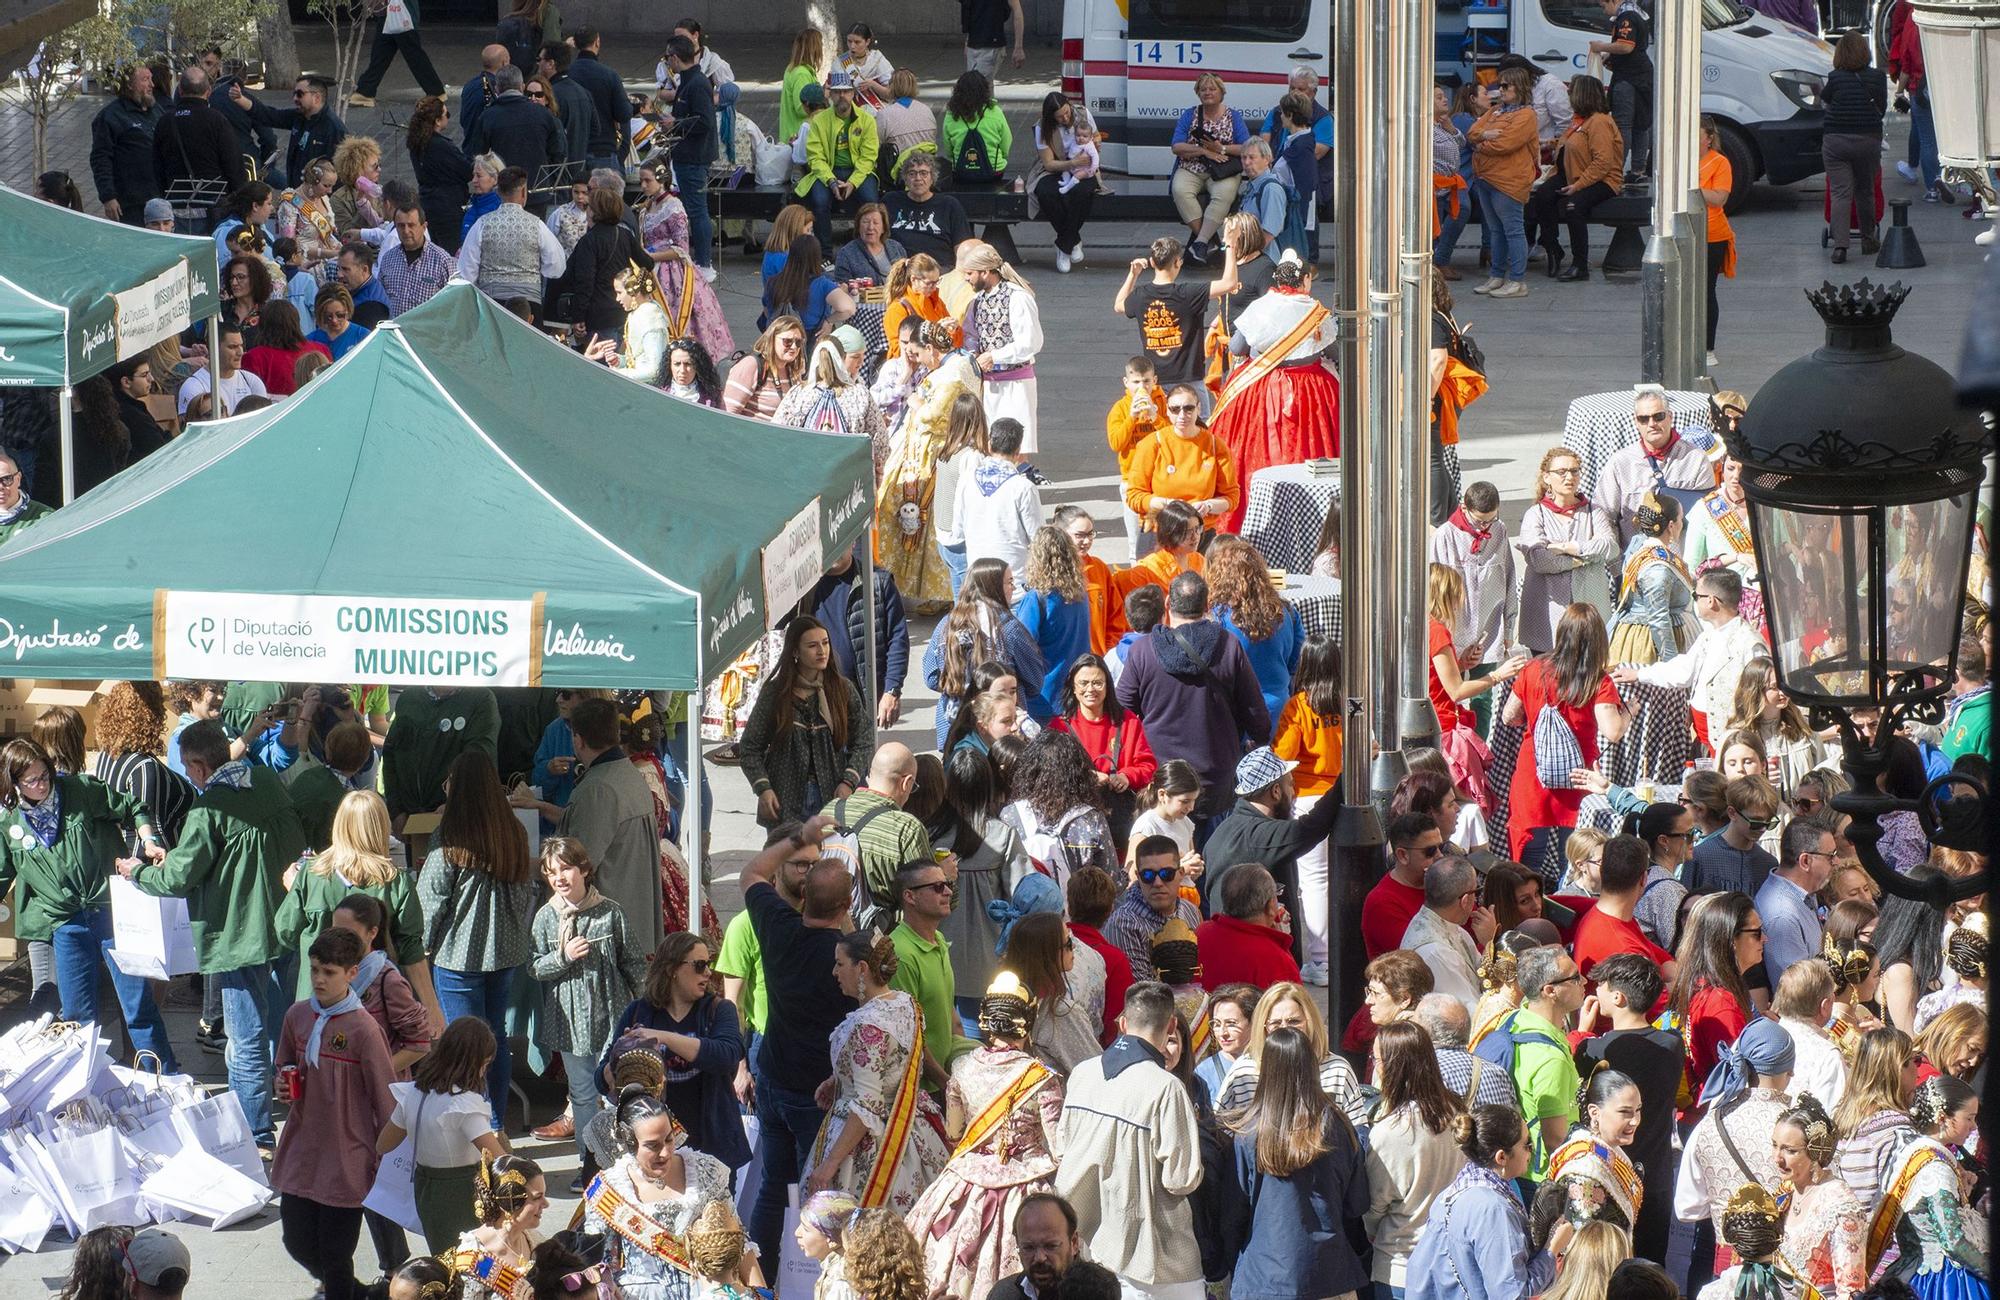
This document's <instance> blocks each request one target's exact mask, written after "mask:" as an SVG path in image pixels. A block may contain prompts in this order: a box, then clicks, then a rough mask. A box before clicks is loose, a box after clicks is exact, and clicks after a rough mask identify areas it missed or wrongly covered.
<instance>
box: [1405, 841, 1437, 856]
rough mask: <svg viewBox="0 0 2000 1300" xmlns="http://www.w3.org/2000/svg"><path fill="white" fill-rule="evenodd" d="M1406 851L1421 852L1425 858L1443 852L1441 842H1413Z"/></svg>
mask: <svg viewBox="0 0 2000 1300" xmlns="http://www.w3.org/2000/svg"><path fill="white" fill-rule="evenodd" d="M1408 851H1409V852H1411V853H1421V854H1423V855H1424V856H1425V857H1426V858H1434V857H1436V856H1437V855H1438V854H1440V853H1442V852H1444V845H1442V844H1415V845H1412V846H1410V848H1409V850H1408Z"/></svg>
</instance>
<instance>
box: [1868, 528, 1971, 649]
mask: <svg viewBox="0 0 2000 1300" xmlns="http://www.w3.org/2000/svg"><path fill="white" fill-rule="evenodd" d="M1972 501H1973V497H1972V493H1971V492H1970V491H1968V492H1966V493H1964V494H1963V495H1961V496H1957V497H1946V498H1944V499H1942V500H1938V501H1919V502H1915V503H1912V504H1910V505H1902V506H1890V507H1888V508H1887V509H1886V510H1885V511H1884V522H1883V529H1882V549H1883V556H1882V559H1883V587H1884V589H1885V591H1886V594H1887V595H1888V598H1889V622H1888V627H1887V631H1886V635H1885V638H1884V640H1885V645H1884V651H1885V660H1884V665H1883V666H1884V667H1885V668H1886V669H1887V671H1888V673H1889V675H1890V677H1891V678H1894V677H1898V676H1901V675H1902V674H1904V673H1908V672H1911V671H1913V670H1916V669H1928V670H1930V671H1931V672H1932V673H1934V674H1935V675H1936V677H1937V680H1939V681H1948V680H1950V677H1951V662H1952V656H1953V653H1954V651H1956V649H1957V646H1955V645H1954V644H1953V638H1954V637H1955V636H1956V635H1957V631H1958V625H1959V618H1960V617H1961V614H1962V605H1963V602H1964V593H1965V570H1966V566H1967V564H1968V563H1969V562H1970V559H1971V557H1970V554H1969V553H1968V551H1967V549H1966V537H1967V533H1966V525H1967V521H1968V519H1969V516H1970V514H1971V511H1972Z"/></svg>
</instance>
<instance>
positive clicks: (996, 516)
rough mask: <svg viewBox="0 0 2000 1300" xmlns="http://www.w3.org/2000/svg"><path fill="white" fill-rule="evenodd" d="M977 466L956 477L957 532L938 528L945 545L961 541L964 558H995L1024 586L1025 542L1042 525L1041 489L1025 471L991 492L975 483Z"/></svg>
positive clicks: (1026, 558)
mask: <svg viewBox="0 0 2000 1300" xmlns="http://www.w3.org/2000/svg"><path fill="white" fill-rule="evenodd" d="M978 471H979V466H974V467H973V468H972V469H971V470H970V471H969V472H967V473H965V474H961V475H960V476H959V479H958V509H957V515H958V518H957V520H956V523H957V525H958V535H956V536H946V535H945V532H944V530H943V529H939V530H938V540H939V541H940V542H943V543H944V544H945V545H947V546H951V545H955V544H957V543H959V542H961V541H962V542H964V544H965V560H966V563H967V564H970V563H971V562H972V561H974V560H984V559H988V558H991V559H996V560H1001V561H1004V562H1005V563H1006V565H1007V567H1008V568H1009V569H1011V570H1013V572H1014V586H1015V587H1016V588H1018V589H1020V590H1023V591H1025V590H1026V589H1027V581H1028V543H1029V542H1030V541H1031V540H1033V538H1034V536H1035V530H1036V529H1038V528H1040V527H1041V526H1042V493H1041V489H1040V488H1038V487H1036V486H1035V481H1034V480H1033V479H1031V478H1029V477H1028V476H1027V475H1026V474H1025V473H1022V474H1014V475H1012V476H1011V477H1009V478H1008V479H1007V481H1006V482H1004V483H1002V484H1001V485H1000V486H999V487H997V488H995V489H994V490H993V492H992V494H991V495H988V494H987V493H986V492H984V491H983V490H981V488H980V486H979V473H978Z"/></svg>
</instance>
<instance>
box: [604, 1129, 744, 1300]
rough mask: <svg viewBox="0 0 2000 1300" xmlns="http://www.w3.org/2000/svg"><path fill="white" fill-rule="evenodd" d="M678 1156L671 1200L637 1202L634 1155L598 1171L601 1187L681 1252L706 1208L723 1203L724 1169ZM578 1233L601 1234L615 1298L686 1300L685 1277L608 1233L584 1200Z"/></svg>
mask: <svg viewBox="0 0 2000 1300" xmlns="http://www.w3.org/2000/svg"><path fill="white" fill-rule="evenodd" d="M680 1155H681V1161H682V1166H683V1168H682V1181H683V1182H684V1183H685V1184H686V1187H685V1189H684V1190H683V1191H681V1192H680V1193H679V1194H677V1195H676V1194H674V1193H668V1194H667V1195H666V1196H664V1197H662V1198H661V1199H659V1200H657V1201H642V1200H640V1199H639V1195H638V1191H637V1189H636V1187H635V1183H636V1181H637V1179H638V1177H639V1166H638V1163H637V1157H635V1156H630V1155H627V1156H622V1157H620V1158H619V1161H618V1163H617V1164H615V1165H612V1166H611V1167H610V1168H609V1169H606V1170H605V1171H604V1174H603V1178H604V1181H605V1184H606V1185H607V1186H608V1187H610V1188H611V1190H612V1191H614V1192H616V1193H618V1195H619V1196H621V1197H623V1198H624V1199H625V1201H626V1202H627V1203H628V1204H630V1205H633V1206H636V1207H637V1208H638V1209H639V1210H640V1211H641V1212H642V1213H643V1214H645V1215H646V1217H647V1218H649V1219H651V1220H653V1221H654V1222H655V1223H657V1224H659V1225H660V1226H661V1227H663V1228H665V1229H666V1230H667V1231H668V1232H671V1233H672V1234H674V1236H676V1237H678V1238H680V1244H681V1246H682V1248H683V1249H685V1248H686V1246H687V1231H688V1229H689V1228H691V1227H693V1226H694V1222H695V1220H697V1219H699V1218H700V1217H701V1212H702V1211H703V1210H704V1209H706V1208H707V1206H708V1203H709V1202H710V1201H727V1200H728V1199H729V1170H728V1169H726V1168H725V1167H724V1166H723V1163H722V1162H721V1161H720V1160H717V1159H716V1158H715V1157H714V1156H710V1155H704V1154H702V1153H701V1152H699V1151H691V1150H689V1149H687V1148H685V1147H683V1148H682V1149H681V1153H680ZM583 1228H584V1231H585V1232H589V1233H604V1234H606V1237H605V1241H606V1246H607V1256H606V1260H605V1263H606V1264H607V1265H609V1266H610V1267H611V1269H612V1271H613V1275H614V1276H615V1278H616V1280H617V1282H618V1293H619V1294H620V1295H621V1296H622V1297H624V1300H691V1297H692V1296H693V1294H694V1287H693V1284H692V1281H691V1280H690V1279H689V1277H688V1275H687V1274H686V1273H683V1272H682V1271H681V1270H680V1269H678V1268H675V1267H674V1266H673V1265H671V1264H669V1263H667V1262H666V1261H665V1260H662V1259H660V1258H658V1257H656V1256H654V1255H651V1254H648V1253H647V1252H646V1251H644V1250H641V1249H639V1248H638V1247H636V1246H634V1245H632V1244H631V1243H630V1242H628V1241H626V1240H625V1239H624V1238H622V1237H620V1236H619V1235H618V1234H617V1233H616V1232H613V1231H612V1230H611V1226H610V1224H608V1223H607V1222H606V1221H605V1219H604V1217H603V1216H602V1215H600V1214H599V1213H598V1212H597V1210H596V1208H595V1207H594V1206H591V1205H590V1204H589V1202H588V1201H586V1202H585V1208H584V1216H583Z"/></svg>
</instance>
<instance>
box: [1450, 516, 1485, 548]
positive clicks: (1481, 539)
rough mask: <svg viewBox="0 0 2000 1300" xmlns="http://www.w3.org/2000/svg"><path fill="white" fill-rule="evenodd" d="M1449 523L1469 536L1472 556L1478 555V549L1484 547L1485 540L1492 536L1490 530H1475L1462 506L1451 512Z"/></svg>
mask: <svg viewBox="0 0 2000 1300" xmlns="http://www.w3.org/2000/svg"><path fill="white" fill-rule="evenodd" d="M1451 522H1452V526H1453V527H1454V528H1457V529H1458V530H1459V531H1460V532H1464V533H1469V534H1470V535H1471V537H1472V553H1473V554H1474V555H1477V554H1479V548H1480V547H1482V546H1484V545H1486V539H1487V538H1489V537H1491V536H1493V530H1492V529H1491V528H1475V527H1474V526H1473V523H1472V519H1471V517H1470V516H1469V515H1467V514H1466V513H1465V507H1464V506H1460V507H1459V508H1458V509H1456V510H1454V511H1452V512H1451Z"/></svg>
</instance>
